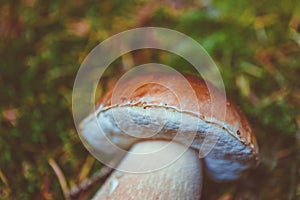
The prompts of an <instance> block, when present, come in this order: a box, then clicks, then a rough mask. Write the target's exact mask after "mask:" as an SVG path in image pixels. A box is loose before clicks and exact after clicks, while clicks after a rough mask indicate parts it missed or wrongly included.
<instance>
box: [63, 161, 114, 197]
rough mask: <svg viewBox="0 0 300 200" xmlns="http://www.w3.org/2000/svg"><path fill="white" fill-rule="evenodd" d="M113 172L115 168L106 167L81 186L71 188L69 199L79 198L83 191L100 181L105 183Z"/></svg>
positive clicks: (111, 163)
mask: <svg viewBox="0 0 300 200" xmlns="http://www.w3.org/2000/svg"><path fill="white" fill-rule="evenodd" d="M116 164H117V162H116V161H115V160H113V161H111V162H110V163H109V166H116ZM112 171H113V168H111V167H108V166H106V165H104V166H103V167H102V168H101V169H100V170H99V171H98V172H96V173H95V174H94V175H92V177H90V178H88V179H85V180H84V181H82V182H81V183H80V184H78V185H76V186H74V187H73V188H71V190H70V191H69V192H68V194H67V196H68V197H69V198H73V197H77V196H78V195H79V194H80V193H81V192H82V191H85V190H87V189H88V188H90V187H91V186H93V185H95V184H96V183H97V182H99V181H104V180H105V179H106V178H107V177H108V175H109V174H110V173H111V172H112Z"/></svg>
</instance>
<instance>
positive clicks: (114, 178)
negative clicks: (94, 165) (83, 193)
mask: <svg viewBox="0 0 300 200" xmlns="http://www.w3.org/2000/svg"><path fill="white" fill-rule="evenodd" d="M167 144H168V143H167V142H166V141H147V142H141V143H138V144H135V145H134V146H133V147H132V149H131V150H130V152H131V153H144V152H149V151H158V150H160V149H161V148H162V147H164V146H165V145H167ZM168 145H170V146H169V147H168V148H170V151H173V152H178V150H180V149H183V150H184V148H185V147H184V146H182V145H180V144H177V143H170V144H168ZM169 153H170V152H169ZM131 155H132V154H130V153H128V154H127V155H126V157H125V158H124V159H123V161H122V162H121V164H120V167H122V166H140V167H142V166H147V165H151V167H154V168H160V166H161V163H162V160H163V159H164V158H168V156H170V155H168V152H166V151H162V153H161V154H159V155H158V154H157V155H156V156H155V157H154V158H153V159H148V160H143V161H142V163H141V160H140V159H136V157H133V156H131ZM201 187H202V169H201V162H200V161H199V158H198V155H197V153H196V152H195V151H193V150H192V149H187V150H186V151H185V153H184V154H183V155H181V156H180V157H179V159H177V160H176V161H175V162H173V163H171V164H170V165H168V166H167V167H164V168H162V169H160V170H157V171H154V172H149V173H142V174H134V173H126V172H120V171H118V170H115V171H114V173H113V174H112V175H111V176H110V177H109V179H108V180H107V181H106V182H105V183H104V185H103V186H102V188H101V189H100V190H99V191H98V193H97V194H96V195H95V197H94V200H98V199H101V200H102V199H116V200H119V199H200V196H201Z"/></svg>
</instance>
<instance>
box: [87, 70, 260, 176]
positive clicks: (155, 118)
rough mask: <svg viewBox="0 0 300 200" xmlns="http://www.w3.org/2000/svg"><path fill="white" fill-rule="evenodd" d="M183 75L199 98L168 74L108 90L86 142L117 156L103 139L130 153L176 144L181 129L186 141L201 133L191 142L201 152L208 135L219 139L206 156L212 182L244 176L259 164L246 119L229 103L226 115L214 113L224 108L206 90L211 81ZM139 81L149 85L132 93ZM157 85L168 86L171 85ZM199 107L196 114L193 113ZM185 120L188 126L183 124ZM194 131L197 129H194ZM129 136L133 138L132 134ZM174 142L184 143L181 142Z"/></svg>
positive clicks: (131, 80) (89, 122)
mask: <svg viewBox="0 0 300 200" xmlns="http://www.w3.org/2000/svg"><path fill="white" fill-rule="evenodd" d="M184 77H185V79H186V80H187V81H188V83H189V84H190V86H191V88H192V89H193V91H194V92H195V94H196V100H195V98H191V97H190V96H189V92H190V91H187V89H186V87H184V86H183V85H182V84H180V81H178V79H177V77H176V76H174V75H173V74H168V73H147V74H144V75H142V76H138V77H132V78H129V79H127V80H126V81H125V82H123V83H122V84H121V85H118V90H117V91H115V90H114V88H112V89H110V90H109V91H108V92H107V93H106V94H105V95H104V96H103V97H102V98H101V99H100V100H99V103H98V106H97V110H96V111H95V113H96V116H97V121H95V117H93V116H90V117H87V118H86V119H85V120H84V121H83V122H82V124H81V134H82V136H83V138H84V139H85V140H87V142H88V143H89V144H90V145H92V146H93V148H96V149H97V150H98V151H99V152H101V153H104V154H107V155H108V156H109V154H110V153H113V152H111V151H112V150H111V149H109V146H110V144H106V143H107V142H106V143H105V142H103V140H102V139H103V135H105V136H106V137H108V138H109V139H110V141H111V142H112V143H114V144H115V145H117V146H119V147H120V148H123V149H129V148H130V147H131V146H132V145H133V144H134V143H136V142H137V141H140V140H149V139H161V140H172V139H173V138H174V136H175V135H176V131H178V129H179V126H181V127H184V128H183V131H185V132H186V133H187V134H185V136H187V137H188V133H189V132H193V131H194V132H196V133H197V134H196V136H195V138H194V141H193V143H192V144H191V148H194V149H197V150H200V149H201V144H202V143H203V139H204V138H205V137H206V136H207V135H208V134H213V135H215V136H217V138H218V140H217V141H216V144H215V145H214V147H213V149H212V150H211V151H210V152H209V153H208V155H207V156H206V157H205V158H204V161H205V165H206V167H207V172H208V174H209V175H210V177H211V178H213V179H215V180H233V179H236V178H238V177H240V175H241V174H242V172H244V171H245V170H247V169H249V168H251V167H253V166H255V165H256V163H257V160H258V145H257V143H256V139H255V136H254V134H253V133H252V129H251V127H250V125H249V123H248V121H247V119H246V117H245V116H244V114H243V113H242V112H241V111H240V110H239V109H238V108H237V107H236V106H235V105H234V104H233V103H232V102H231V101H230V100H228V99H227V102H226V105H225V106H226V114H225V117H222V116H218V115H215V113H214V112H212V108H217V109H218V108H220V109H222V108H221V107H222V106H224V105H223V103H222V102H221V101H220V102H219V101H218V98H220V99H221V98H222V95H221V93H220V92H219V91H218V90H217V89H216V88H214V87H213V88H214V89H213V93H214V96H215V97H217V98H216V99H217V100H216V101H212V95H211V93H210V92H212V91H210V90H209V89H208V87H207V85H206V84H207V82H205V81H203V80H202V79H201V78H199V77H196V76H193V75H184ZM141 81H142V82H147V84H144V85H142V86H140V87H138V88H136V89H134V91H132V88H133V87H135V86H136V83H137V82H141ZM157 82H159V83H167V85H168V87H166V86H164V85H161V84H156V83H157ZM208 84H209V83H208ZM168 88H175V90H176V91H177V92H178V91H180V96H183V97H185V98H184V99H182V98H181V99H180V100H179V99H178V96H177V94H176V93H174V91H171V90H170V89H168ZM210 88H212V87H210ZM195 107H197V108H198V110H193V109H194V108H195ZM145 110H146V111H147V112H149V113H150V118H149V116H145ZM116 113H117V115H118V117H117V118H118V119H119V121H118V122H117V123H116V122H115V116H114V115H116ZM149 113H148V114H149ZM128 115H130V118H128ZM182 118H184V119H185V120H184V121H185V122H184V123H185V124H182V121H180V119H182ZM186 122H189V123H186ZM98 123H99V125H100V126H101V129H102V132H103V133H101V134H99V131H95V126H98V125H97V124H98ZM193 123H197V124H196V126H195V124H194V125H191V124H193ZM195 127H197V129H196V130H191V129H195ZM157 130H158V133H157V134H155V135H151V137H149V134H148V133H149V132H155V131H157ZM124 131H125V132H126V134H124ZM128 132H129V133H131V134H130V135H128ZM131 136H137V137H131ZM193 137H194V136H193ZM179 138H180V137H179ZM212 138H213V137H212ZM176 142H179V143H181V141H179V140H176Z"/></svg>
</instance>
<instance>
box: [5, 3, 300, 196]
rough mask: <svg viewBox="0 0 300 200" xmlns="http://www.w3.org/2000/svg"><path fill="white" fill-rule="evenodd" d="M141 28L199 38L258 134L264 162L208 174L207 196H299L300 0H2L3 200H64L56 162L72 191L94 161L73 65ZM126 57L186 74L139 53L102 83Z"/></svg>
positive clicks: (174, 61) (180, 64)
mask: <svg viewBox="0 0 300 200" xmlns="http://www.w3.org/2000/svg"><path fill="white" fill-rule="evenodd" d="M162 2H163V3H162ZM141 26H160V27H165V28H170V29H174V30H177V31H180V32H182V33H185V34H186V35H188V36H190V37H192V38H194V39H195V40H197V41H198V42H199V43H200V44H202V45H203V46H204V48H205V49H206V50H207V51H208V52H209V54H210V55H211V56H212V58H213V59H214V60H215V62H216V63H217V65H218V66H219V69H220V71H221V73H222V76H223V79H224V83H225V86H226V91H227V94H228V96H230V97H231V98H232V99H234V101H235V102H236V103H237V104H238V105H239V106H240V107H241V109H242V110H244V111H245V113H246V115H247V116H248V118H249V119H250V122H251V124H252V126H253V128H254V130H255V132H256V135H257V138H258V142H259V145H260V150H261V163H260V165H259V166H258V167H257V168H256V169H255V170H253V171H251V172H250V176H248V177H246V178H244V179H242V180H240V181H238V182H235V183H227V184H220V185H218V184H216V183H213V182H211V181H209V180H206V184H205V186H204V198H203V199H297V198H300V180H299V177H300V166H299V164H300V157H299V155H300V154H299V148H300V80H299V78H300V1H295V0H278V1H270V0H269V1H267V0H261V1H234V0H227V1H218V0H215V1H213V0H212V1H209V0H208V1H207V0H203V1H181V0H179V1H172V0H165V1H158V0H152V1H134V0H130V1H116V0H113V1H103V2H102V1H99V2H98V1H92V0H89V1H84V0H77V1H75V2H67V1H58V0H53V1H37V0H19V1H18V0H13V1H8V0H3V1H1V2H0V55H1V61H0V91H1V95H0V199H62V198H63V193H62V189H61V186H60V184H59V182H58V179H57V177H56V175H55V173H54V171H53V169H52V168H51V167H50V164H49V163H51V161H53V160H54V161H55V163H57V164H58V166H59V167H60V168H61V170H62V171H63V173H64V176H65V178H66V180H67V184H68V186H69V187H72V186H74V185H75V184H78V183H79V182H80V181H81V180H83V179H84V178H87V177H88V176H90V175H91V174H93V173H94V172H95V171H96V170H97V169H99V168H100V167H101V164H99V163H98V162H93V161H92V160H93V159H91V158H90V157H89V154H88V152H87V151H86V150H85V148H84V147H83V145H82V143H81V141H80V139H79V137H78V135H77V132H76V130H75V126H74V124H73V118H72V110H71V95H72V87H73V83H74V80H75V76H76V72H77V70H78V69H79V67H80V64H81V62H82V61H83V59H84V58H85V56H86V55H87V54H88V53H89V51H90V50H92V49H93V48H94V47H95V46H96V45H97V44H99V43H100V42H101V41H103V40H104V39H107V38H108V37H110V36H112V35H114V34H116V33H119V32H121V31H125V30H127V29H130V28H135V27H141ZM164 55H165V56H164ZM126 59H130V60H131V61H132V62H133V64H134V66H136V65H139V64H141V63H147V62H162V63H164V64H167V65H170V66H174V67H175V68H176V69H179V70H181V71H192V70H191V69H190V68H189V67H186V66H187V64H186V62H185V61H184V60H182V59H179V58H176V57H175V56H174V55H168V54H166V53H162V54H160V53H159V51H157V52H155V51H154V50H142V51H137V52H132V53H130V54H127V55H125V56H123V58H122V59H118V60H117V61H115V62H114V63H113V64H112V66H111V67H110V68H109V69H108V70H107V72H106V73H105V76H104V78H103V82H104V83H105V84H104V86H105V85H107V84H109V81H107V79H108V78H111V77H114V78H115V77H117V76H119V75H121V74H122V73H124V69H126V66H124V60H126ZM130 67H131V66H130ZM102 89H105V87H102V88H99V90H100V92H99V93H101V91H102ZM52 163H53V162H52ZM98 187H99V185H96V186H94V187H93V188H92V189H91V190H89V191H85V192H83V193H82V194H81V196H80V198H83V199H84V198H89V197H90V196H91V195H92V193H93V192H94V191H95V190H96V189H97V188H98Z"/></svg>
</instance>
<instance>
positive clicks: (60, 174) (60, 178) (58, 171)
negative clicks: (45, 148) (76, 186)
mask: <svg viewBox="0 0 300 200" xmlns="http://www.w3.org/2000/svg"><path fill="white" fill-rule="evenodd" d="M48 163H49V165H50V166H51V168H52V169H53V171H54V172H55V174H56V176H57V178H58V181H59V184H60V186H61V189H62V191H63V194H64V197H65V199H70V198H69V196H68V193H69V188H68V185H67V181H66V178H65V176H64V174H63V172H62V170H61V169H60V167H59V166H58V164H57V163H56V161H55V160H54V159H52V158H50V159H49V161H48Z"/></svg>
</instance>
